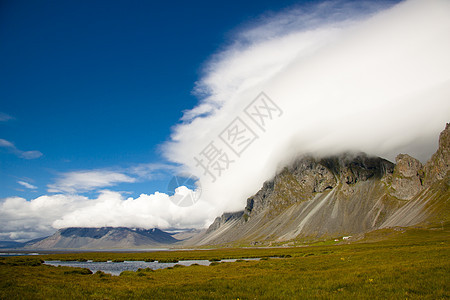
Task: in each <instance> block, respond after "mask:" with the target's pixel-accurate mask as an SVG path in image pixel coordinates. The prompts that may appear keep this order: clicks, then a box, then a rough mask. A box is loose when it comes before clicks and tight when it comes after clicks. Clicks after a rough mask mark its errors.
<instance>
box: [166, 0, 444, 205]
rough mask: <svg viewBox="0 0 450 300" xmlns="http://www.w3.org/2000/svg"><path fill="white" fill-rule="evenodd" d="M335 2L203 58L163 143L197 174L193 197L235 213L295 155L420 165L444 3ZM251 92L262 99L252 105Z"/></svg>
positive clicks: (285, 17)
mask: <svg viewBox="0 0 450 300" xmlns="http://www.w3.org/2000/svg"><path fill="white" fill-rule="evenodd" d="M340 4H341V3H339V2H327V3H323V4H319V5H317V6H316V7H309V8H308V9H299V10H293V11H287V12H283V13H281V14H278V15H275V16H273V17H272V18H266V19H264V21H263V23H262V24H259V25H257V26H255V27H254V28H250V29H247V30H245V32H243V33H241V34H240V35H238V37H237V40H236V41H235V42H234V43H232V44H231V46H229V47H228V48H227V49H225V50H224V51H223V52H221V53H218V54H216V55H214V56H213V57H212V59H211V61H210V63H209V64H208V65H207V66H206V68H205V75H204V76H203V77H202V78H201V79H200V80H199V82H198V83H197V92H198V93H199V94H201V95H203V98H202V100H201V101H200V103H199V104H198V106H196V107H194V108H193V109H192V110H190V111H187V112H185V115H184V118H183V119H182V123H181V124H179V125H178V126H176V128H175V129H174V132H173V135H172V141H171V142H169V143H167V144H166V147H165V150H166V152H165V153H166V155H167V157H168V158H169V159H170V160H172V161H174V162H177V163H180V164H182V165H184V166H185V168H186V170H187V171H188V172H190V173H193V174H195V175H197V176H198V177H199V178H200V181H201V185H202V189H203V193H202V197H203V199H205V201H208V202H209V203H211V204H213V205H214V206H215V207H219V208H220V210H222V211H236V210H239V209H241V208H242V207H243V206H244V205H245V201H246V199H247V197H249V196H250V195H251V194H252V193H253V192H254V191H255V190H258V189H259V188H260V187H261V186H262V183H263V182H264V181H265V180H267V179H270V178H271V177H273V176H274V175H275V173H276V170H277V169H278V168H279V167H280V166H281V165H283V164H287V162H288V161H289V160H291V159H292V158H293V157H296V156H298V155H300V154H304V153H314V154H315V155H320V154H323V155H330V154H335V153H339V152H342V151H364V152H366V153H368V154H369V155H377V156H381V157H384V158H387V159H390V160H392V161H393V159H394V157H395V155H396V154H397V153H402V152H403V153H409V154H411V155H413V156H415V157H418V158H419V159H420V160H422V161H425V160H426V159H428V158H429V157H430V156H431V154H432V153H433V152H434V151H435V150H436V148H437V136H438V134H439V132H440V130H441V128H442V126H443V124H445V123H446V122H447V121H448V117H449V116H450V102H449V99H450V72H449V70H450V56H449V55H448V53H450V18H449V16H450V2H448V1H444V0H432V1H422V0H410V1H404V2H401V3H399V4H397V5H394V6H392V7H389V8H387V9H385V10H382V11H381V12H379V11H378V9H379V8H380V7H375V8H374V7H373V6H370V5H368V3H363V2H357V3H354V2H353V4H350V5H347V6H340ZM324 7H326V8H327V13H326V14H325V15H327V16H330V15H331V16H339V17H338V18H337V17H331V18H324V17H323V15H322V14H320V12H321V10H323V8H324ZM333 11H334V13H332V12H333ZM293 20H305V21H304V22H295V21H293ZM261 92H264V93H265V94H266V95H267V96H268V98H270V99H271V100H272V101H273V102H270V100H268V99H266V100H261V99H260V98H258V100H256V101H257V102H252V101H253V100H254V99H255V98H256V97H257V96H258V95H259V94H260V93H261ZM262 101H265V103H264V102H262ZM265 104H266V105H267V104H270V105H268V106H265ZM275 104H276V106H275ZM248 105H250V106H248ZM237 117H238V118H240V119H235V118H237ZM258 122H259V123H260V124H257V123H258ZM263 122H265V123H264V124H263ZM258 125H259V126H258ZM211 143H212V144H211Z"/></svg>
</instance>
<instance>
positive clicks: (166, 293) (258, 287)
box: [0, 229, 450, 299]
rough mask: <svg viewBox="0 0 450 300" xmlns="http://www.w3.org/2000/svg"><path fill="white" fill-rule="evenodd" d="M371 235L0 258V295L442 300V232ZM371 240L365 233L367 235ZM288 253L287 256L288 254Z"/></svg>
mask: <svg viewBox="0 0 450 300" xmlns="http://www.w3.org/2000/svg"><path fill="white" fill-rule="evenodd" d="M383 234H385V233H383V232H377V233H374V234H372V236H375V237H376V240H379V241H375V242H366V243H357V244H348V245H323V246H314V247H295V248H275V249H261V248H258V249H215V250H197V251H168V252H155V253H78V254H58V255H47V256H39V257H8V258H2V259H0V298H1V299H65V298H69V299H75V298H76V299H83V298H84V299H85V298H93V299H130V298H151V299H185V298H188V299H213V298H215V299H237V298H239V299H255V298H256V299H293V298H297V299H305V298H322V299H329V298H341V299H355V298H359V299H364V298H366V299H373V298H379V299H409V298H411V299H413V298H416V299H448V298H450V293H449V290H450V285H449V282H450V276H449V275H450V274H449V273H450V272H449V271H450V251H449V250H450V246H449V231H448V230H447V229H444V230H424V229H409V230H400V231H394V230H392V231H389V239H387V240H380V236H381V235H383ZM369 239H370V235H369ZM275 255H276V256H286V257H285V258H269V259H264V260H259V261H240V262H232V263H214V265H212V266H190V267H174V268H171V269H164V270H155V271H153V270H140V271H138V272H129V271H127V272H123V273H122V275H121V276H110V275H106V274H103V273H97V274H91V275H88V274H83V273H84V272H83V271H82V270H81V269H74V268H69V267H52V266H46V265H41V264H40V260H42V259H44V260H50V259H99V260H104V259H117V260H120V259H122V260H144V259H155V260H159V259H178V260H182V259H209V260H215V259H220V258H239V257H269V256H275ZM289 256H290V257H289Z"/></svg>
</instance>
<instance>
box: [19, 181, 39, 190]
mask: <svg viewBox="0 0 450 300" xmlns="http://www.w3.org/2000/svg"><path fill="white" fill-rule="evenodd" d="M17 183H18V184H20V185H21V186H23V187H26V188H27V189H31V190H35V189H37V186H34V185H32V184H30V183H28V182H25V181H21V180H19V181H17Z"/></svg>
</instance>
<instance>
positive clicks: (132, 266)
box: [44, 258, 259, 275]
mask: <svg viewBox="0 0 450 300" xmlns="http://www.w3.org/2000/svg"><path fill="white" fill-rule="evenodd" d="M244 260H259V258H245V259H244ZM234 261H236V259H223V260H221V262H234ZM44 264H46V265H50V266H65V267H78V268H87V269H89V270H91V271H92V272H93V273H95V272H97V271H103V272H105V273H109V274H112V275H120V273H122V272H123V271H137V270H138V269H146V268H150V269H153V270H156V269H165V268H168V267H173V266H175V265H177V264H178V265H183V266H190V265H193V264H199V265H203V266H209V264H211V262H210V261H209V260H180V261H179V262H177V263H159V262H157V261H155V262H145V261H124V262H112V261H107V262H93V261H90V260H88V261H86V262H79V261H59V260H52V261H45V262H44Z"/></svg>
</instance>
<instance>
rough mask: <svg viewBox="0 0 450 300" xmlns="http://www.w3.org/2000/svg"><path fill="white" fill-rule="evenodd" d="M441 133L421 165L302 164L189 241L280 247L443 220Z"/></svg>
mask: <svg viewBox="0 0 450 300" xmlns="http://www.w3.org/2000/svg"><path fill="white" fill-rule="evenodd" d="M449 131H450V128H449V124H447V126H446V129H445V130H444V131H443V132H442V133H441V135H440V141H439V149H438V151H437V152H436V153H435V154H434V155H433V157H432V158H431V159H430V161H429V162H428V163H427V164H426V165H425V166H422V164H421V163H420V162H419V161H418V160H417V159H415V158H413V157H411V156H409V155H406V154H400V155H398V156H397V158H396V164H393V163H391V162H389V161H387V160H384V159H382V158H377V157H368V156H367V155H365V154H363V153H360V154H356V155H355V154H343V155H340V156H335V157H327V158H314V157H311V156H308V157H303V158H301V159H299V160H297V161H295V162H294V163H293V164H292V165H290V166H289V167H286V168H284V169H283V170H282V171H281V172H280V173H279V174H277V175H276V176H275V177H274V178H273V179H272V180H270V181H267V182H265V183H264V185H263V187H262V188H261V189H260V190H259V191H258V192H257V193H256V194H255V195H254V196H252V197H250V198H249V199H248V200H247V206H246V207H245V209H244V211H243V212H238V213H234V214H224V215H223V216H222V217H219V218H217V219H216V220H215V222H214V223H213V224H212V225H211V226H210V228H209V229H208V230H207V231H206V232H205V233H203V234H202V235H200V236H197V237H196V238H194V239H193V240H192V241H191V242H192V243H195V244H221V243H230V242H240V241H241V242H252V241H275V240H276V241H284V240H290V239H296V238H302V237H303V238H306V237H323V236H340V235H348V234H358V233H363V232H367V231H371V230H375V229H379V228H384V227H392V226H412V225H415V224H419V223H424V222H435V221H442V220H444V221H445V220H446V218H448V212H449V203H448V200H449V199H450V192H449V185H450V180H449V172H448V170H449V166H448V164H449V148H450V145H449V141H450V138H449ZM445 212H446V213H445Z"/></svg>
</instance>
